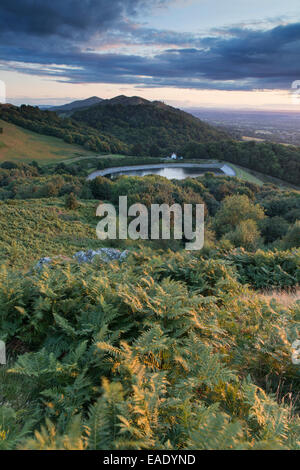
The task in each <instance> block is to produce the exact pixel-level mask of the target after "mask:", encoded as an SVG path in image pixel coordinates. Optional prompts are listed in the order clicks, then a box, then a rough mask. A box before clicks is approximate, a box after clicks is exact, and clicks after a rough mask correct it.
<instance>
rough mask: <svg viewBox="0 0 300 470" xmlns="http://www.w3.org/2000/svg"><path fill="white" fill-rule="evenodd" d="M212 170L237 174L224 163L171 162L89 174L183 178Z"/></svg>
mask: <svg viewBox="0 0 300 470" xmlns="http://www.w3.org/2000/svg"><path fill="white" fill-rule="evenodd" d="M207 172H211V173H214V174H215V175H224V176H235V174H236V173H235V171H234V169H233V168H232V167H231V166H230V165H227V164H224V163H206V164H201V163H200V164H195V163H170V164H163V163H161V164H158V165H135V166H123V167H115V168H105V169H104V170H97V171H94V172H93V173H91V174H90V175H89V176H88V179H89V180H92V179H94V178H96V177H97V176H107V177H111V178H116V177H117V176H121V175H126V176H146V175H158V176H164V177H165V178H168V179H177V180H183V179H185V178H196V177H197V176H201V175H203V174H204V173H207Z"/></svg>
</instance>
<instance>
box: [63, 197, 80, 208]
mask: <svg viewBox="0 0 300 470" xmlns="http://www.w3.org/2000/svg"><path fill="white" fill-rule="evenodd" d="M78 206H79V203H78V201H77V198H76V196H75V194H74V193H70V194H67V195H66V198H65V208H66V209H68V210H75V209H77V207H78Z"/></svg>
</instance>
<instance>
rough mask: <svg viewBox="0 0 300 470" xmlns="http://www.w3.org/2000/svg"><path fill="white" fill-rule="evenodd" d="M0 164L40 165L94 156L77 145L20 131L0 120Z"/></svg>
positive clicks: (24, 130)
mask: <svg viewBox="0 0 300 470" xmlns="http://www.w3.org/2000/svg"><path fill="white" fill-rule="evenodd" d="M0 127H2V128H3V134H0V162H3V161H5V160H10V161H15V162H24V163H28V162H31V161H32V160H36V161H37V162H39V163H40V164H43V163H50V162H52V161H54V160H55V161H61V160H65V159H66V158H67V159H68V158H71V157H76V156H78V155H89V156H92V155H94V154H93V153H92V152H88V151H86V150H84V149H83V148H82V147H80V146H79V145H71V144H67V143H66V142H64V141H63V140H61V139H58V138H56V137H50V136H46V135H41V134H36V133H35V132H31V131H28V130H26V129H22V128H21V127H18V126H15V125H14V124H10V123H7V122H5V121H2V120H0Z"/></svg>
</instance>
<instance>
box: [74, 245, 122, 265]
mask: <svg viewBox="0 0 300 470" xmlns="http://www.w3.org/2000/svg"><path fill="white" fill-rule="evenodd" d="M127 255H128V250H125V251H120V250H117V249H116V248H100V250H88V251H78V252H77V253H75V255H74V256H73V258H75V259H76V260H77V261H78V262H79V263H92V262H93V261H94V258H95V257H96V256H99V257H100V258H101V260H102V261H104V262H106V263H109V262H110V261H114V260H119V261H123V260H124V259H125V258H126V257H127Z"/></svg>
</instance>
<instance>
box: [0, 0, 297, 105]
mask: <svg viewBox="0 0 300 470" xmlns="http://www.w3.org/2000/svg"><path fill="white" fill-rule="evenodd" d="M299 59H300V17H299V0H286V1H282V0H251V2H250V1H249V0H226V1H223V0H63V1H61V0H51V1H48V0H1V2H0V100H1V90H3V83H4V84H5V86H6V101H7V102H12V103H14V104H22V103H29V104H37V105H41V104H43V105H45V104H53V105H54V104H63V103H66V102H70V101H73V100H75V99H83V98H87V97H89V96H99V97H101V98H111V97H113V96H116V95H120V94H125V95H128V96H133V95H139V96H143V97H144V98H147V99H150V100H161V101H165V102H166V103H168V104H171V105H173V106H178V107H182V108H191V107H195V108H199V107H206V108H207V107H211V108H229V109H230V108H232V109H241V108H243V109H256V110H264V109H267V110H273V111H277V110H290V111H296V112H299V111H300V95H298V96H297V98H299V99H295V93H296V91H295V90H292V84H293V83H294V85H293V86H294V88H298V86H299V89H300V60H299ZM298 80H299V82H297V81H298ZM1 81H2V87H1Z"/></svg>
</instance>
